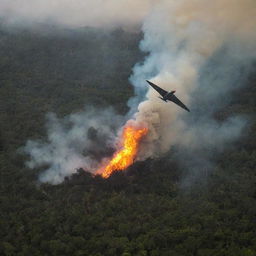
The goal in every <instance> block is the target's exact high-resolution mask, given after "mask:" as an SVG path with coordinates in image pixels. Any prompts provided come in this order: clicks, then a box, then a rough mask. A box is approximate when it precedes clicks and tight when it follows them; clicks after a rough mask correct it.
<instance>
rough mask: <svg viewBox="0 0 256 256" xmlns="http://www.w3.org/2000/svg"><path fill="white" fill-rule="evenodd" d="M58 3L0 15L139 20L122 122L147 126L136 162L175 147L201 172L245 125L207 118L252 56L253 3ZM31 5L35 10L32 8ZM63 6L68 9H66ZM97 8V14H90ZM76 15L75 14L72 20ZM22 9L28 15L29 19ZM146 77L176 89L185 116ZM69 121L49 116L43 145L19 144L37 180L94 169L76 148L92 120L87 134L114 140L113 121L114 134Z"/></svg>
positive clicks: (95, 22) (79, 119) (73, 21)
mask: <svg viewBox="0 0 256 256" xmlns="http://www.w3.org/2000/svg"><path fill="white" fill-rule="evenodd" d="M47 2H48V1H46V3H47ZM58 2H60V1H54V2H51V4H50V3H48V4H50V5H49V6H50V7H49V6H48V5H47V4H44V3H45V2H43V1H34V2H31V6H29V5H28V4H26V3H27V1H26V3H25V1H22V0H20V1H18V3H20V4H22V6H23V7H24V6H25V7H26V6H27V8H25V10H24V9H23V10H21V11H20V10H19V8H16V5H11V4H10V3H9V1H8V2H7V1H4V2H3V3H4V5H5V6H4V7H5V10H7V9H8V12H6V11H5V13H7V15H6V17H7V19H9V22H11V21H12V19H11V18H10V17H14V15H13V14H14V13H15V14H16V18H15V19H14V18H13V19H14V20H16V19H17V20H18V19H24V20H26V19H27V20H30V21H32V20H34V19H36V17H39V20H40V19H43V20H45V19H50V20H51V19H52V20H55V21H57V22H59V23H62V24H64V25H67V24H68V25H81V24H83V25H92V26H103V24H104V26H105V25H107V26H108V25H110V24H117V23H119V24H121V23H123V24H128V25H130V24H131V22H132V23H133V22H135V23H136V22H139V21H141V20H142V19H144V20H143V27H142V30H143V33H144V39H143V40H142V41H141V43H140V49H141V50H142V51H144V52H146V53H147V54H148V55H147V57H146V58H145V60H144V62H142V63H138V64H136V65H135V67H134V69H133V74H132V76H131V78H130V81H131V82H132V84H133V85H134V88H135V96H134V97H133V98H132V99H130V100H129V102H128V105H129V107H130V112H129V113H128V115H127V116H126V118H128V117H129V118H132V119H134V123H135V124H136V123H138V124H141V123H143V124H146V125H147V126H148V128H149V133H148V135H147V136H146V137H145V138H144V140H143V143H142V145H141V148H140V151H139V155H138V157H137V160H144V159H147V158H154V157H159V156H161V155H162V154H164V153H166V152H167V151H168V150H170V148H171V147H172V146H175V147H178V148H179V150H180V152H181V158H183V162H184V157H186V158H187V159H189V161H187V163H188V165H189V166H190V167H191V166H194V167H195V168H198V167H199V166H200V165H204V166H208V165H211V159H210V158H211V155H212V154H213V153H216V152H221V151H222V150H223V149H224V148H225V147H226V146H227V145H229V144H230V143H232V142H233V141H234V140H236V139H237V138H238V137H239V136H240V134H241V132H242V130H243V128H244V127H245V125H246V119H245V118H244V117H241V116H232V117H230V118H228V119H226V120H222V121H217V120H216V118H214V113H215V112H216V111H218V110H219V109H221V108H223V107H225V106H227V105H228V103H229V100H230V99H231V93H232V91H233V90H235V89H237V88H238V87H239V86H241V85H242V84H243V78H244V77H246V73H242V72H241V68H242V67H243V68H245V70H246V68H247V67H248V66H249V64H250V61H251V60H252V59H254V58H255V55H256V54H255V53H256V51H255V44H254V40H255V39H256V32H255V29H254V28H255V25H256V8H255V7H256V4H255V1H253V0H216V1H208V0H181V1H171V0H161V1H157V2H156V1H140V3H138V1H136V3H135V1H128V0H127V1H124V2H125V4H127V6H129V8H130V9H129V8H128V9H127V8H125V10H124V6H125V4H124V5H123V4H122V3H123V2H122V1H114V0H113V1H105V2H104V3H103V2H102V1H83V2H82V1H81V2H80V1H78V2H77V5H73V4H74V3H73V2H72V4H71V2H67V1H61V2H62V4H64V5H63V6H62V8H60V9H59V6H58V4H57V3H58ZM121 2H122V3H121ZM16 3H17V1H16ZM39 3H40V4H41V6H40V5H38V6H37V7H39V6H40V8H39V11H38V10H37V9H38V8H37V7H35V5H36V4H39ZM52 3H54V4H52ZM100 3H101V4H102V5H101V4H100ZM153 3H154V4H153ZM70 4H71V5H73V6H72V8H70V9H69V10H68V11H67V9H66V7H67V6H69V7H70ZM87 4H88V5H87ZM137 5H138V6H137ZM64 6H65V8H64ZM85 6H87V7H88V6H91V7H90V8H89V9H88V10H89V12H90V13H88V10H87V11H85V12H84V16H83V14H82V15H80V14H81V13H83V10H85V9H86V8H87V7H86V8H85ZM99 6H101V7H102V8H100V9H97V7H99ZM78 7H79V8H78ZM78 9H79V10H80V9H81V10H82V11H81V12H80V11H77V15H74V13H76V10H78ZM30 10H32V12H34V10H35V12H34V13H32V14H31V15H30ZM65 10H66V11H67V12H66V11H65ZM92 10H95V11H92ZM110 10H112V11H111V12H110ZM127 10H129V11H130V12H129V11H127ZM67 13H68V14H67ZM131 13H132V15H130V14H131ZM9 14H11V15H9ZM146 79H148V80H151V81H152V82H154V83H157V84H158V85H160V86H161V87H163V88H164V89H166V90H168V91H170V90H173V89H174V90H175V89H176V90H177V93H176V95H177V97H178V98H180V99H181V100H182V101H183V102H184V103H185V104H186V105H188V106H189V108H190V109H191V113H187V112H185V111H184V110H183V109H181V108H179V107H178V106H176V105H174V104H173V103H168V104H164V103H163V102H162V101H161V100H159V99H158V98H157V96H158V95H157V93H156V92H155V91H154V90H153V89H151V88H148V85H147V84H146V82H145V80H146ZM105 114H106V116H108V114H107V113H105ZM113 116H116V115H113V113H112V114H111V118H113ZM75 117H76V118H75ZM75 117H74V116H71V117H68V118H67V120H69V121H68V122H70V123H71V127H70V125H69V129H68V128H67V127H66V126H65V125H64V126H63V123H61V122H60V121H58V120H57V119H56V118H55V117H54V116H53V117H51V118H50V121H49V129H48V130H49V131H48V142H47V143H42V142H33V141H29V142H28V143H27V145H26V148H25V149H26V152H27V153H28V154H30V156H31V161H30V162H29V166H30V167H31V168H33V167H36V166H41V165H43V164H47V165H49V166H50V167H49V169H48V170H47V171H46V172H45V173H43V174H42V175H41V177H40V180H41V181H43V182H51V183H53V184H57V183H59V182H61V181H63V179H64V177H65V176H69V175H70V174H72V173H73V172H75V169H76V168H78V167H85V169H87V170H90V171H93V170H95V168H97V166H98V164H99V162H98V161H97V160H95V159H92V158H91V157H90V156H89V157H88V156H86V155H84V154H83V152H84V150H87V151H88V150H90V148H91V147H93V145H92V144H93V141H90V140H88V138H87V133H88V129H89V127H91V125H92V124H91V122H94V126H93V127H95V129H101V127H102V124H103V123H104V127H105V129H106V130H104V131H102V133H103V135H104V136H106V138H109V139H108V140H107V141H108V142H109V143H110V144H113V143H114V141H115V138H116V137H115V133H114V132H113V131H115V132H116V131H117V130H118V125H119V127H120V126H121V122H117V124H118V125H117V126H116V127H115V129H110V128H108V126H110V127H111V124H112V123H113V122H112V121H111V122H110V121H109V119H104V118H105V117H104V118H103V117H102V116H101V115H97V114H96V115H94V116H93V118H92V120H91V118H88V114H86V113H84V114H80V115H79V114H78V115H77V116H76V115H75ZM116 118H117V119H118V120H119V119H122V118H121V117H116ZM74 120H75V121H74ZM110 120H111V119H110ZM65 127H66V128H65ZM104 136H103V137H104ZM94 146H95V145H94Z"/></svg>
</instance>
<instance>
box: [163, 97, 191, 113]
mask: <svg viewBox="0 0 256 256" xmlns="http://www.w3.org/2000/svg"><path fill="white" fill-rule="evenodd" d="M168 100H170V101H172V102H174V103H175V104H177V105H178V106H180V107H181V108H183V109H185V110H187V111H188V112H190V110H189V109H188V108H187V107H186V106H185V105H184V104H183V103H182V102H181V101H180V100H179V99H178V98H177V97H176V96H175V95H174V94H171V95H170V96H169V97H168Z"/></svg>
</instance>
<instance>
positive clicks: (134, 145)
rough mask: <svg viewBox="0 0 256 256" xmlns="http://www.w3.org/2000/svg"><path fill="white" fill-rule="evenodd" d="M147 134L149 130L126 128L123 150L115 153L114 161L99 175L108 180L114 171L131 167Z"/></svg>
mask: <svg viewBox="0 0 256 256" xmlns="http://www.w3.org/2000/svg"><path fill="white" fill-rule="evenodd" d="M147 132H148V128H137V127H133V126H126V127H125V128H124V130H123V133H122V139H121V145H122V146H121V149H120V150H118V151H117V152H115V154H114V156H113V157H112V159H111V160H110V161H109V162H108V163H107V164H106V166H104V167H102V168H100V169H99V170H98V171H97V173H100V174H101V176H102V177H103V178H108V177H109V176H110V175H111V174H112V173H113V172H114V171H121V170H125V169H126V168H127V167H129V166H130V165H131V164H132V163H133V161H134V159H135V157H136V155H137V152H138V148H139V142H140V140H141V139H142V137H143V136H145V135H146V134H147Z"/></svg>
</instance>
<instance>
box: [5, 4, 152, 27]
mask: <svg viewBox="0 0 256 256" xmlns="http://www.w3.org/2000/svg"><path fill="white" fill-rule="evenodd" d="M153 2H154V0H140V1H137V0H122V1H117V0H107V1H106V0H76V1H70V0H1V2H0V17H2V20H3V22H5V23H6V24H8V25H19V26H20V25H36V24H38V23H54V24H59V25H64V26H68V27H83V26H90V27H102V26H104V27H106V26H110V27H112V26H127V25H137V23H138V22H139V23H140V22H141V21H142V20H143V18H144V17H145V15H146V14H147V13H148V11H149V9H150V8H151V6H152V4H153Z"/></svg>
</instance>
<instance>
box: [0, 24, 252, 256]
mask: <svg viewBox="0 0 256 256" xmlns="http://www.w3.org/2000/svg"><path fill="white" fill-rule="evenodd" d="M55 34H56V32H54V33H44V34H40V35H39V34H37V33H33V32H31V31H22V32H15V33H11V32H6V31H2V33H1V40H0V46H1V47H0V163H1V164H0V166H1V169H0V175H1V176H0V192H1V195H0V203H1V213H0V214H1V215H0V240H1V245H0V255H6V256H11V255H19V256H23V255H24V256H27V255H35V256H37V255H38V256H41V255H61V256H63V255H74V256H85V255H90V256H103V255H104V256H108V255H121V256H129V255H133V256H143V255H147V256H159V255H163V256H164V255H168V256H169V255H171V256H172V255H173V256H186V255H188V256H191V255H198V256H211V255H212V256H253V255H255V254H256V234H255V233H256V232H255V231H256V222H255V216H256V190H255V188H256V187H255V184H256V176H255V172H256V170H255V166H256V144H255V143H256V126H255V111H256V106H255V102H256V101H255V98H256V91H255V88H256V87H255V85H256V84H255V83H256V78H255V74H256V70H254V72H252V75H251V76H250V77H249V78H248V84H247V85H246V88H245V89H243V90H239V91H237V92H236V93H237V95H234V100H233V101H232V104H231V105H230V106H229V107H228V109H226V110H225V111H220V112H219V113H217V114H216V116H217V118H222V119H223V118H225V117H227V116H229V115H231V114H234V113H244V114H247V115H249V116H250V120H251V124H250V126H249V127H248V129H247V131H246V132H245V134H244V136H243V138H242V139H241V141H239V142H238V143H236V145H234V146H233V147H232V148H229V149H228V150H226V151H225V152H224V153H223V154H222V155H221V156H219V158H218V159H216V160H217V163H216V167H215V170H214V171H213V172H211V173H210V174H208V175H207V177H205V178H204V179H203V181H202V180H200V182H199V181H198V184H196V185H192V186H191V187H189V188H186V189H183V188H181V186H180V184H181V181H182V177H183V176H184V173H186V172H187V171H189V170H183V169H181V167H179V165H178V164H177V162H176V160H175V157H174V156H173V155H172V154H168V155H167V156H165V157H163V158H162V159H159V160H157V161H153V160H147V161H146V162H138V163H136V164H135V165H133V166H131V167H130V168H129V170H128V171H127V172H126V173H115V174H114V175H113V176H111V177H110V178H109V179H108V180H104V179H102V178H101V177H99V176H96V177H95V178H94V177H92V176H91V175H90V174H89V173H86V172H84V171H83V170H79V171H78V172H77V174H75V175H73V177H71V178H69V179H66V180H65V182H64V183H63V184H60V185H58V186H51V185H48V184H38V183H37V173H38V172H39V171H40V170H29V169H27V168H26V167H25V164H24V162H25V160H26V159H25V157H24V156H23V155H21V154H19V153H18V152H17V149H18V148H20V147H21V146H22V145H24V143H25V142H26V140H27V139H29V138H34V139H35V138H36V139H37V138H43V137H44V133H45V128H44V122H45V118H44V117H45V114H46V113H47V112H49V111H52V112H56V113H58V115H60V116H63V115H66V114H69V113H71V112H75V111H79V110H81V109H83V107H84V105H89V104H93V105H96V106H97V105H101V106H108V105H112V106H114V107H115V108H116V109H117V111H119V112H120V113H125V111H126V110H127V109H126V105H125V102H126V101H127V99H128V98H129V97H130V96H131V95H132V88H131V87H130V86H129V84H128V82H127V81H128V77H129V74H130V72H131V67H132V66H133V65H134V63H135V62H136V61H138V60H139V59H141V57H142V56H140V55H139V52H138V49H137V44H138V41H139V39H140V35H139V34H134V33H128V32H123V31H121V30H116V31H113V32H111V34H109V33H103V32H102V31H100V32H99V31H94V30H88V29H81V31H79V32H74V31H61V33H60V31H58V33H57V34H56V35H55ZM100 89H104V91H102V90H100ZM93 135H94V134H93V131H92V134H91V136H92V137H93ZM170 155H171V156H170Z"/></svg>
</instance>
